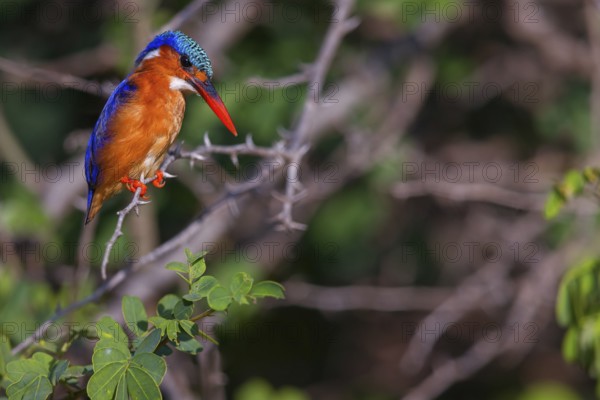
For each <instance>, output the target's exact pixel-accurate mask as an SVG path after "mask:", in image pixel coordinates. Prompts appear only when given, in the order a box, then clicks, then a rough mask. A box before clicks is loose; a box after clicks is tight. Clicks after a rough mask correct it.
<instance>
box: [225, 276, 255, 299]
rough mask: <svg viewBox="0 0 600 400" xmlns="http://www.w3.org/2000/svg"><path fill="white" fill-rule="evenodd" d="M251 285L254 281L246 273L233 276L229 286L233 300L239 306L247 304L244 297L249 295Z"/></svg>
mask: <svg viewBox="0 0 600 400" xmlns="http://www.w3.org/2000/svg"><path fill="white" fill-rule="evenodd" d="M252 283H254V279H252V277H251V276H250V275H248V274H247V273H245V272H238V273H237V274H235V275H234V276H233V278H232V280H231V284H230V285H229V288H230V290H231V296H232V297H233V299H234V300H235V301H237V302H238V303H240V304H248V301H247V300H246V295H247V294H248V293H250V289H252Z"/></svg>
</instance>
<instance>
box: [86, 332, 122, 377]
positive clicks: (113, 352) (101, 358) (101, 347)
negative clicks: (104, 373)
mask: <svg viewBox="0 0 600 400" xmlns="http://www.w3.org/2000/svg"><path fill="white" fill-rule="evenodd" d="M130 357H131V353H130V352H129V349H127V348H126V347H124V346H123V344H122V343H118V342H117V343H115V342H113V341H112V340H110V339H103V340H100V341H98V343H96V346H95V347H94V354H93V355H92V365H93V366H94V371H95V372H98V370H100V369H102V368H104V367H105V366H106V365H109V364H115V363H123V362H126V361H127V360H129V358H130Z"/></svg>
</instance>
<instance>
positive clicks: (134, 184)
mask: <svg viewBox="0 0 600 400" xmlns="http://www.w3.org/2000/svg"><path fill="white" fill-rule="evenodd" d="M121 183H124V184H125V187H126V188H127V190H129V191H130V192H131V193H135V192H136V191H137V189H138V188H141V190H140V198H141V199H142V200H148V199H149V198H148V197H147V196H146V192H147V191H148V187H147V186H146V185H145V184H144V182H142V181H139V180H137V179H131V178H129V177H127V176H124V177H122V178H121Z"/></svg>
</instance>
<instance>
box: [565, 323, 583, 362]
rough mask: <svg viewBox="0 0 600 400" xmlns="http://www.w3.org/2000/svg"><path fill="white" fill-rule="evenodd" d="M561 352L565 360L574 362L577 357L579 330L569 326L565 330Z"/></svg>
mask: <svg viewBox="0 0 600 400" xmlns="http://www.w3.org/2000/svg"><path fill="white" fill-rule="evenodd" d="M562 353H563V357H564V358H565V360H567V361H568V362H575V361H577V359H578V358H579V330H578V329H576V328H571V329H569V330H567V333H566V334H565V337H564V339H563V343H562Z"/></svg>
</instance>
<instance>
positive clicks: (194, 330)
mask: <svg viewBox="0 0 600 400" xmlns="http://www.w3.org/2000/svg"><path fill="white" fill-rule="evenodd" d="M179 326H180V327H181V329H183V330H184V331H185V332H187V333H188V334H189V335H190V336H196V335H197V334H198V325H196V324H195V323H194V321H190V320H183V321H179Z"/></svg>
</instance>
